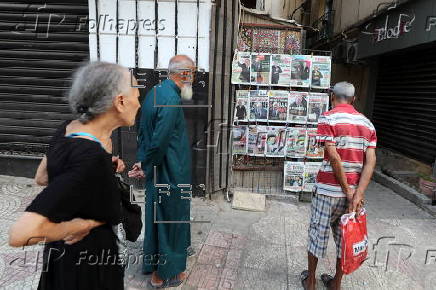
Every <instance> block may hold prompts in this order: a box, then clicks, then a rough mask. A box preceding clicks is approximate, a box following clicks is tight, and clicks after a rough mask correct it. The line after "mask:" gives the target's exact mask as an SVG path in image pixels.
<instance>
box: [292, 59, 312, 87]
mask: <svg viewBox="0 0 436 290" xmlns="http://www.w3.org/2000/svg"><path fill="white" fill-rule="evenodd" d="M311 62H312V57H311V56H310V55H293V56H292V60H291V84H290V85H291V87H302V88H308V87H309V86H310V67H311Z"/></svg>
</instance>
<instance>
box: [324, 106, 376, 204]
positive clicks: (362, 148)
mask: <svg viewBox="0 0 436 290" xmlns="http://www.w3.org/2000/svg"><path fill="white" fill-rule="evenodd" d="M317 138H318V140H319V142H320V143H321V144H323V143H333V144H335V145H336V150H337V151H338V154H339V156H340V157H341V159H342V166H343V168H344V171H345V175H346V176H347V181H348V184H349V185H350V187H351V188H356V187H357V185H358V184H359V180H360V174H361V172H362V169H363V164H364V162H365V152H366V149H367V148H376V146H377V135H376V132H375V128H374V125H373V124H372V123H371V121H369V120H368V119H367V118H366V117H365V116H364V115H362V114H361V113H359V112H357V111H356V110H355V109H354V107H353V106H352V105H348V104H340V105H337V106H336V107H335V108H334V109H333V110H330V111H328V112H325V113H324V114H322V115H321V116H320V118H319V121H318V133H317ZM316 187H317V193H318V194H322V195H327V196H332V197H346V195H345V194H344V193H343V192H342V188H341V186H340V184H339V182H338V181H337V180H336V177H335V175H334V173H333V169H332V167H331V165H330V160H329V157H328V156H327V154H325V156H324V160H323V163H322V166H321V168H320V170H319V172H318V176H317V183H316Z"/></svg>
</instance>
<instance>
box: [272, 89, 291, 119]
mask: <svg viewBox="0 0 436 290" xmlns="http://www.w3.org/2000/svg"><path fill="white" fill-rule="evenodd" d="M268 95H269V111H268V120H269V121H274V122H283V123H285V122H286V118H287V116H288V99H289V93H288V91H269V92H268Z"/></svg>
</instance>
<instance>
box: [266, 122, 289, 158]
mask: <svg viewBox="0 0 436 290" xmlns="http://www.w3.org/2000/svg"><path fill="white" fill-rule="evenodd" d="M285 147H286V128H285V127H278V126H269V127H267V137H266V154H265V155H266V156H267V157H284V156H285Z"/></svg>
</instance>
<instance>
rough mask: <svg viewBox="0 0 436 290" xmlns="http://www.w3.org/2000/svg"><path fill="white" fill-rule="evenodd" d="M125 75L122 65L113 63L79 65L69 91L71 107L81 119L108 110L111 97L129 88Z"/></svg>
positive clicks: (91, 117)
mask: <svg viewBox="0 0 436 290" xmlns="http://www.w3.org/2000/svg"><path fill="white" fill-rule="evenodd" d="M128 76H129V74H128V70H127V69H126V68H125V67H123V66H120V65H118V64H114V63H108V62H100V61H96V62H91V63H88V64H86V65H84V66H82V67H80V68H79V69H78V70H77V71H76V72H75V73H74V75H73V81H72V85H71V88H70V90H69V92H68V102H69V104H70V108H71V111H72V112H73V113H74V114H79V116H78V120H79V121H80V122H82V123H87V122H88V121H90V120H92V119H93V118H95V117H96V116H97V115H99V114H102V113H104V112H107V111H108V110H109V109H110V108H111V107H112V102H113V99H114V97H116V96H118V95H120V94H123V93H127V92H128V90H129V89H130V83H129V80H128Z"/></svg>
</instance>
